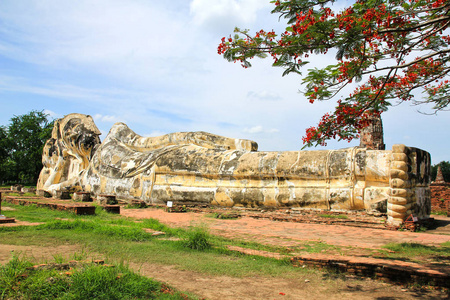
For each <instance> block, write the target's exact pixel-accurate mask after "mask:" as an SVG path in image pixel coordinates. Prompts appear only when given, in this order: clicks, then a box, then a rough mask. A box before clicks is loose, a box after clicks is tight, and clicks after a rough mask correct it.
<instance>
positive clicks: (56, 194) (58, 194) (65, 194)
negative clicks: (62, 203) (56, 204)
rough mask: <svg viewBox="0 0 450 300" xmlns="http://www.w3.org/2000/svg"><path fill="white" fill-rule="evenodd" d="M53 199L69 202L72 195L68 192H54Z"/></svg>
mask: <svg viewBox="0 0 450 300" xmlns="http://www.w3.org/2000/svg"><path fill="white" fill-rule="evenodd" d="M53 199H61V200H68V199H70V193H69V192H66V191H54V192H53Z"/></svg>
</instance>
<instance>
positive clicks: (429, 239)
mask: <svg viewBox="0 0 450 300" xmlns="http://www.w3.org/2000/svg"><path fill="white" fill-rule="evenodd" d="M121 214H122V215H124V216H127V217H130V218H133V219H144V218H155V219H158V220H159V221H160V222H162V223H165V224H167V225H169V226H175V227H188V226H191V225H198V224H206V225H207V226H208V228H209V229H210V230H211V232H212V233H213V234H219V235H222V236H225V237H228V238H236V239H241V240H252V241H257V242H260V243H264V244H272V245H279V246H296V245H300V244H301V243H304V242H305V241H311V240H313V241H324V242H326V243H329V244H333V245H339V246H347V247H361V249H362V248H366V249H376V248H379V247H381V246H382V245H384V244H386V243H388V242H417V243H422V244H427V245H437V244H440V243H443V242H446V241H450V219H449V218H447V219H446V218H445V217H444V218H443V219H442V220H440V222H441V223H440V224H441V226H439V228H437V229H436V232H435V233H433V231H430V233H413V232H398V231H388V230H381V229H372V228H358V227H351V226H340V225H323V224H304V223H290V222H278V221H271V220H267V219H253V218H249V217H243V218H240V219H236V220H220V219H214V218H211V217H208V216H207V215H206V214H204V213H191V212H189V213H167V212H165V211H163V210H161V209H154V208H148V209H122V213H121ZM3 226H6V224H5V225H3ZM12 251H14V252H16V253H22V254H25V255H26V256H27V257H33V258H35V259H36V262H45V261H53V260H54V258H55V256H57V257H60V256H62V257H64V258H68V259H70V258H71V255H73V253H77V252H78V253H79V252H80V251H84V249H81V248H80V247H79V246H76V245H62V246H57V247H39V246H13V245H7V244H3V243H2V242H1V240H0V264H4V263H6V262H7V261H8V260H9V259H10V258H11V254H12ZM90 256H91V257H92V258H94V259H102V257H101V255H98V254H92V253H90ZM130 266H131V267H132V268H133V269H134V270H136V271H138V272H140V273H141V274H142V275H145V276H148V277H152V278H155V279H156V280H159V281H162V282H165V283H167V284H169V285H171V286H173V287H175V288H177V289H179V290H181V291H185V292H189V293H192V294H194V295H197V296H198V297H200V298H205V299H233V300H234V299H250V300H251V299H255V300H256V299H258V300H259V299H318V300H321V299H327V300H328V299H344V298H345V299H378V300H388V299H447V298H448V299H450V297H448V295H447V294H444V293H442V292H440V291H436V290H431V289H430V290H414V289H409V288H404V287H402V286H398V285H392V284H388V283H383V282H380V281H375V280H370V279H358V278H354V277H351V276H347V277H344V278H342V277H341V278H339V279H336V280H327V278H323V277H322V276H332V275H326V274H325V275H315V274H310V275H304V277H301V278H289V279H282V278H270V277H251V278H234V277H229V276H211V275H206V274H201V273H197V272H192V271H190V270H180V269H178V268H176V267H175V266H170V265H157V264H149V263H143V264H139V265H138V264H134V263H130ZM328 279H329V278H328Z"/></svg>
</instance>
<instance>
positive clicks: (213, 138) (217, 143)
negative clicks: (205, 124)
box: [105, 123, 258, 152]
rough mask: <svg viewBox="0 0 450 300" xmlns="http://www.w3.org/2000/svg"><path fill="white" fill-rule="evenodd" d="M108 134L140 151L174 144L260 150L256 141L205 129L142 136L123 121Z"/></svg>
mask: <svg viewBox="0 0 450 300" xmlns="http://www.w3.org/2000/svg"><path fill="white" fill-rule="evenodd" d="M108 136H110V137H114V138H115V139H117V140H118V141H120V142H122V143H124V144H126V145H127V146H128V147H130V148H132V149H133V150H135V151H140V152H146V151H152V150H155V149H160V148H164V147H167V146H172V145H180V146H181V145H197V146H200V147H204V148H208V149H221V150H242V151H257V150H258V144H257V143H256V142H254V141H251V140H244V139H232V138H227V137H223V136H220V135H215V134H211V133H207V132H203V131H197V132H175V133H169V134H165V135H161V136H157V137H142V136H140V135H138V134H136V133H135V132H133V131H132V130H131V129H130V128H128V126H127V125H125V124H123V123H116V124H114V126H113V127H112V128H111V131H110V133H109V134H108ZM107 139H108V137H107ZM105 142H106V140H105Z"/></svg>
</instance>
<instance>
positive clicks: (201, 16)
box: [190, 0, 271, 33]
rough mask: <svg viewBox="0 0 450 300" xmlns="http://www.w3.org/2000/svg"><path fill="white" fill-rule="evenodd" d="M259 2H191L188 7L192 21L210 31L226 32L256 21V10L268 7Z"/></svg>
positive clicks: (215, 0) (241, 0)
mask: <svg viewBox="0 0 450 300" xmlns="http://www.w3.org/2000/svg"><path fill="white" fill-rule="evenodd" d="M269 6H271V4H270V3H269V2H268V1H261V0H214V1H211V0H193V1H192V2H191V5H190V11H191V15H192V16H193V21H194V23H195V24H197V25H199V26H203V27H205V28H208V29H209V30H211V31H220V32H223V31H224V30H228V31H229V33H231V31H232V30H233V29H234V27H235V26H238V27H239V26H245V25H248V24H250V23H253V22H255V21H256V16H257V12H258V10H260V9H262V8H265V7H269Z"/></svg>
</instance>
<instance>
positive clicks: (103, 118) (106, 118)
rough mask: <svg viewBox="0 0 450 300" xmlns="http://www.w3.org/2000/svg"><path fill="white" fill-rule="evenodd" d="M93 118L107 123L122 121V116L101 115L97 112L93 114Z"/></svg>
mask: <svg viewBox="0 0 450 300" xmlns="http://www.w3.org/2000/svg"><path fill="white" fill-rule="evenodd" d="M93 118H94V120H95V121H96V122H107V123H117V122H121V120H122V118H121V117H117V116H109V115H101V114H95V115H94V116H93Z"/></svg>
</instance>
